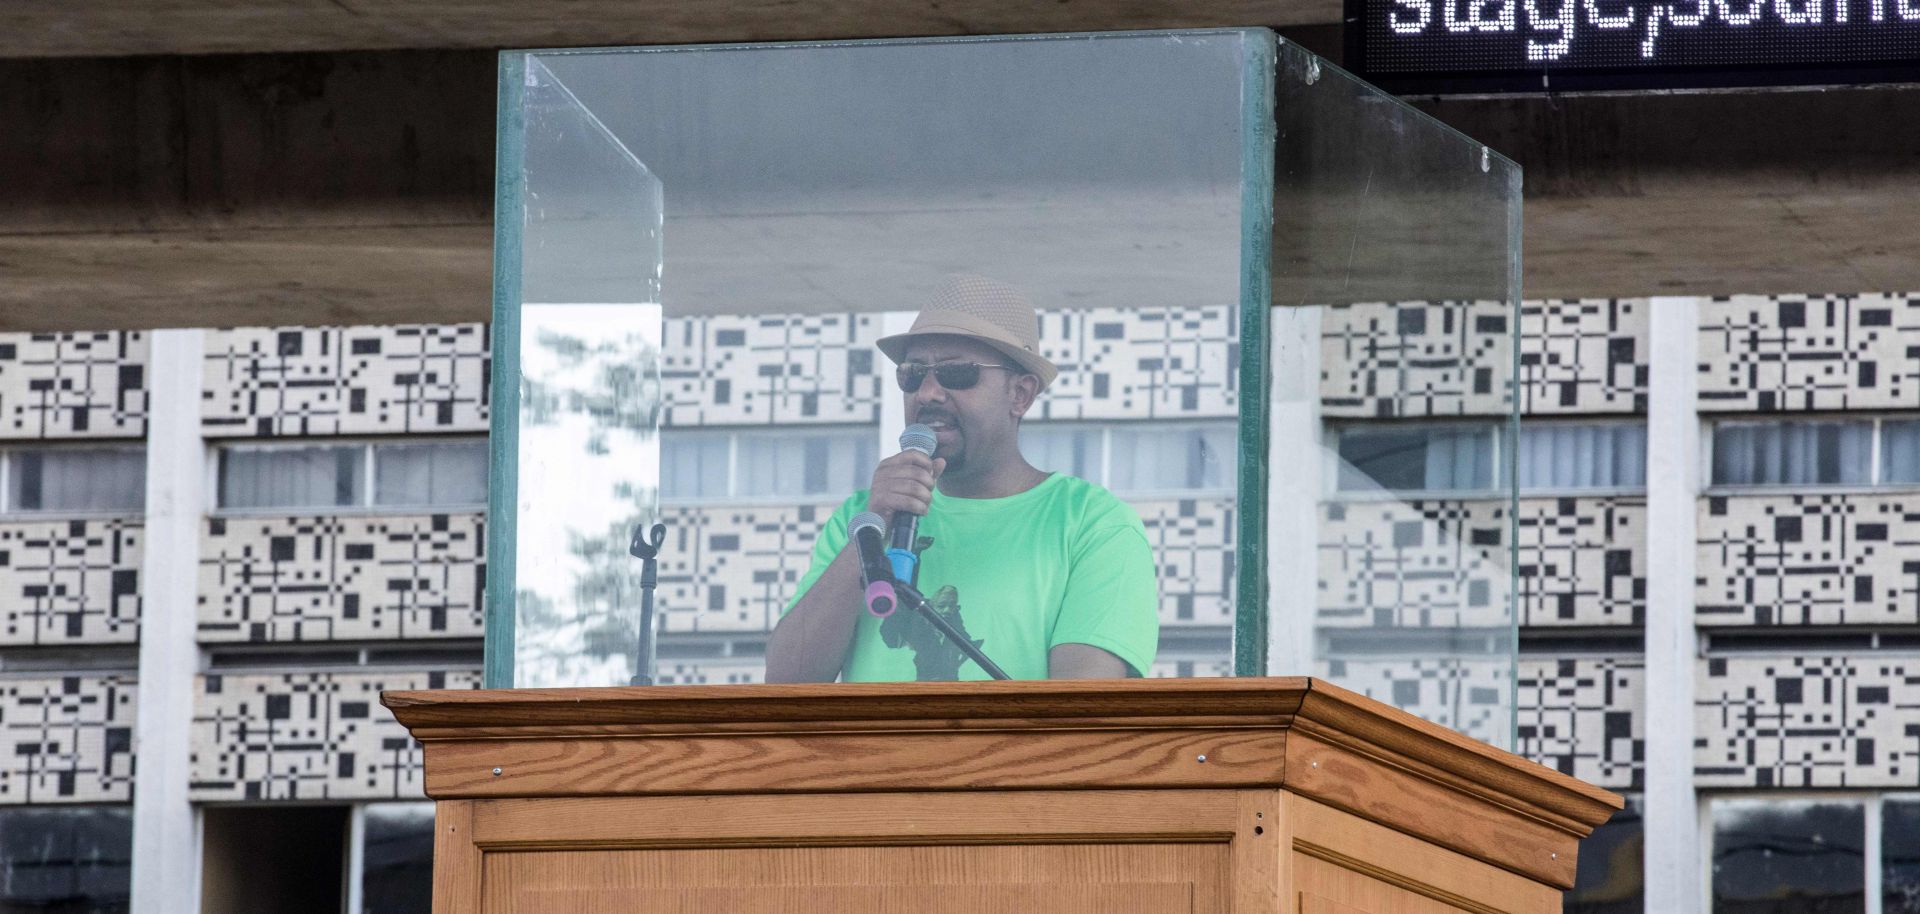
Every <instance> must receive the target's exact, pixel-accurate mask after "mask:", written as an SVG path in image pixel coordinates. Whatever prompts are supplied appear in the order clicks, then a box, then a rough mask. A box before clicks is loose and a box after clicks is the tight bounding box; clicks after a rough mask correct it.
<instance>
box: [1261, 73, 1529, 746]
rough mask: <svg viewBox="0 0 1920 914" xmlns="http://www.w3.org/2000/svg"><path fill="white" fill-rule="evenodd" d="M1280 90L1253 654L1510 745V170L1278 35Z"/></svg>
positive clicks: (1514, 300) (1513, 336)
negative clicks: (1268, 466) (1258, 639)
mask: <svg viewBox="0 0 1920 914" xmlns="http://www.w3.org/2000/svg"><path fill="white" fill-rule="evenodd" d="M1275 99H1276V101H1275V122H1276V128H1277V129H1276V140H1275V147H1276V151H1275V170H1274V213H1275V222H1274V229H1273V232H1274V234H1273V308H1272V310H1271V312H1270V314H1271V317H1272V321H1271V324H1270V327H1269V342H1270V348H1269V360H1270V364H1271V369H1270V372H1269V388H1268V389H1269V392H1270V397H1269V400H1268V410H1269V415H1268V417H1267V420H1268V421H1267V422H1266V423H1265V425H1264V427H1265V428H1266V429H1267V430H1268V439H1267V441H1266V448H1265V451H1266V452H1267V453H1269V454H1270V455H1271V460H1272V463H1273V466H1274V467H1276V468H1281V467H1284V468H1285V472H1274V473H1273V474H1272V475H1271V478H1270V481H1269V484H1268V485H1269V488H1268V491H1267V505H1268V511H1267V519H1268V536H1267V539H1266V543H1267V549H1266V556H1265V561H1266V567H1267V569H1268V572H1269V578H1268V586H1269V588H1270V589H1269V592H1268V605H1269V607H1270V616H1269V619H1270V624H1271V631H1270V633H1269V634H1270V636H1271V638H1270V644H1271V648H1272V655H1271V656H1270V658H1269V669H1271V670H1273V671H1275V672H1307V671H1311V672H1312V673H1313V674H1314V675H1317V676H1323V677H1326V678H1328V679H1330V680H1332V681H1333V682H1335V683H1337V684H1339V685H1342V686H1345V687H1347V688H1350V689H1353V690H1355V691H1358V692H1361V693H1364V694H1366V695H1369V696H1371V697H1374V698H1378V699H1380V700H1382V701H1385V702H1388V703H1389V704H1393V705H1396V706H1398V707H1401V708H1404V709H1406V710H1409V711H1412V712H1414V713H1416V714H1419V715H1421V716H1422V717H1426V718H1427V719H1429V720H1433V721H1435V722H1437V723H1440V724H1444V725H1446V726H1448V727H1452V728H1454V729H1457V730H1460V731H1462V732H1464V733H1467V734H1468V735H1471V736H1474V737H1476V738H1478V739H1481V740H1485V741H1487V742H1490V743H1493V744H1495V745H1498V746H1503V747H1504V746H1511V745H1512V740H1513V728H1514V717H1513V715H1514V664H1515V659H1516V651H1517V623H1516V618H1515V608H1514V607H1515V595H1516V587H1515V576H1514V575H1515V572H1516V564H1515V562H1514V560H1513V555H1514V549H1515V542H1516V540H1515V534H1516V531H1517V529H1518V528H1517V526H1516V523H1517V522H1516V508H1517V507H1518V503H1517V501H1516V493H1517V488H1516V485H1517V476H1518V474H1517V472H1516V469H1517V463H1516V457H1517V455H1518V452H1519V450H1520V448H1519V446H1518V434H1517V432H1518V421H1517V416H1518V403H1517V401H1516V398H1515V396H1514V391H1513V379H1514V376H1515V370H1514V369H1515V366H1516V358H1517V352H1518V346H1517V340H1518V334H1519V322H1518V314H1519V297H1520V289H1519V275H1520V270H1519V265H1520V259H1519V258H1520V248H1519V232H1520V169H1519V167H1518V166H1517V165H1515V164H1514V163H1513V162H1511V161H1509V160H1507V159H1505V158H1503V157H1502V156H1500V155H1498V154H1497V153H1494V152H1492V151H1491V150H1488V149H1487V148H1486V147H1484V146H1482V145H1480V144H1479V143H1477V142H1474V141H1473V140H1471V139H1469V138H1467V137H1465V136H1462V135H1461V134H1459V133H1457V132H1455V131H1453V130H1452V129H1451V128H1448V127H1446V126H1445V125H1443V124H1441V123H1440V122H1438V121H1436V120H1434V119H1433V118H1431V117H1429V116H1427V115H1425V114H1423V113H1421V112H1419V111H1416V110H1414V109H1413V108H1411V107H1409V106H1407V105H1405V104H1404V103H1402V102H1400V101H1399V100H1398V99H1395V98H1393V97H1392V96H1389V95H1386V94H1384V93H1382V92H1380V91H1379V90H1377V89H1374V88H1372V87H1371V86H1368V85H1367V84H1365V83H1363V82H1361V81H1360V80H1358V79H1355V78H1354V77H1352V76H1350V75H1349V74H1347V73H1345V72H1343V71H1341V70H1339V69H1338V68H1336V67H1334V66H1332V65H1330V64H1327V63H1326V62H1325V61H1323V60H1321V59H1319V58H1317V57H1315V56H1314V55H1312V54H1310V53H1307V52H1306V51H1304V50H1301V49H1299V48H1297V47H1294V46H1290V45H1284V44H1283V45H1282V46H1281V48H1280V54H1279V65H1278V68H1277V70H1276V74H1275ZM1548 513H1550V512H1548Z"/></svg>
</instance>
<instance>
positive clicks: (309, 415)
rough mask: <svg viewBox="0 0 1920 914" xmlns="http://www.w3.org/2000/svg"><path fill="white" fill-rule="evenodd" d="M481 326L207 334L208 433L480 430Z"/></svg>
mask: <svg viewBox="0 0 1920 914" xmlns="http://www.w3.org/2000/svg"><path fill="white" fill-rule="evenodd" d="M489 346H490V343H489V337H488V328H487V325H485V324H448V325H443V326H412V325H403V326H391V327H242V328H237V329H232V330H210V331H207V335H206V374H205V377H204V380H203V382H202V387H201V394H200V397H201V423H200V424H201V429H202V430H203V431H204V432H205V433H206V434H207V436H208V437H211V438H223V437H224V438H246V437H258V438H274V437H299V436H305V435H365V434H382V433H397V432H414V433H423V432H476V431H478V432H484V431H486V430H487V421H488V420H487V416H488V406H489V403H488V391H487V374H488V371H489V369H490V365H491V358H492V356H491V354H490V351H489Z"/></svg>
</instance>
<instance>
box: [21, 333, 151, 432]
mask: <svg viewBox="0 0 1920 914" xmlns="http://www.w3.org/2000/svg"><path fill="white" fill-rule="evenodd" d="M147 357H148V346H147V334H146V333H144V332H142V331H138V330H126V331H120V330H102V331H94V332H88V333H0V440H5V439H12V440H22V439H25V440H40V439H52V438H139V437H142V436H144V435H145V434H146V433H147Z"/></svg>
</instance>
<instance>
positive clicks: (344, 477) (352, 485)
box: [219, 444, 367, 509]
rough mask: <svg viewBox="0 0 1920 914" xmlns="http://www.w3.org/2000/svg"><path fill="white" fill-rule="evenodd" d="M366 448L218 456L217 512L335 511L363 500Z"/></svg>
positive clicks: (246, 450) (241, 449) (236, 451)
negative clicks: (247, 509) (237, 509)
mask: <svg viewBox="0 0 1920 914" xmlns="http://www.w3.org/2000/svg"><path fill="white" fill-rule="evenodd" d="M366 469H367V466H366V446H365V445H358V444H349V445H336V446H317V447H250V446H244V445H237V446H234V447H229V448H225V449H223V450H222V451H221V452H220V494H219V498H220V507H222V508H274V509H278V508H287V509H298V508H341V507H354V506H358V505H360V504H361V503H362V500H363V499H364V498H365V497H366V496H365V492H366Z"/></svg>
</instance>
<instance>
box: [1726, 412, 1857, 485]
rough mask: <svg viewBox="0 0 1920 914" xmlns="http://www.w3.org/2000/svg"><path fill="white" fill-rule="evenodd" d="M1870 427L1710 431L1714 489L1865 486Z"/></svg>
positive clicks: (1737, 426) (1781, 425)
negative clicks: (1711, 433) (1725, 487)
mask: <svg viewBox="0 0 1920 914" xmlns="http://www.w3.org/2000/svg"><path fill="white" fill-rule="evenodd" d="M1872 470H1873V423H1871V422H1775V423H1765V424H1762V423H1734V424H1727V425H1717V426H1715V427H1714V429H1713V484H1714V485H1716V486H1793V485H1864V484H1866V483H1868V482H1870V481H1871V479H1872Z"/></svg>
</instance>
